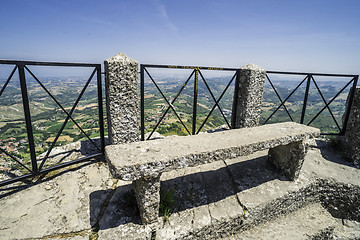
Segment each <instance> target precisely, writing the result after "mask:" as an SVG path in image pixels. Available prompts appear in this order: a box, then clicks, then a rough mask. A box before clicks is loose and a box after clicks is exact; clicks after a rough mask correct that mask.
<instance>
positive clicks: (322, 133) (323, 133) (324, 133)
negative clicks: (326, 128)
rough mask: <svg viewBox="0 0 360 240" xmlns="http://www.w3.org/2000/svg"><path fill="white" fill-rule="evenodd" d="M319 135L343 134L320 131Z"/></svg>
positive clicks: (340, 134)
mask: <svg viewBox="0 0 360 240" xmlns="http://www.w3.org/2000/svg"><path fill="white" fill-rule="evenodd" d="M320 135H333V136H343V135H344V134H342V133H328V132H321V133H320Z"/></svg>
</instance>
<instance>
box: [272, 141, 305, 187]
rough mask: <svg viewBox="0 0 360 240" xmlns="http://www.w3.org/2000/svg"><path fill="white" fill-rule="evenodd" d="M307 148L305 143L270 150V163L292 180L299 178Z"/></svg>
mask: <svg viewBox="0 0 360 240" xmlns="http://www.w3.org/2000/svg"><path fill="white" fill-rule="evenodd" d="M306 152H307V146H306V144H305V143H304V141H299V142H294V143H290V144H288V145H282V146H278V147H275V148H270V149H269V156H268V161H269V162H271V163H272V164H274V165H275V166H276V167H277V168H278V169H279V170H280V171H281V172H282V173H284V174H285V176H286V177H287V178H289V179H290V180H295V179H297V178H298V176H299V173H300V170H301V167H302V165H303V163H304V159H305V155H306Z"/></svg>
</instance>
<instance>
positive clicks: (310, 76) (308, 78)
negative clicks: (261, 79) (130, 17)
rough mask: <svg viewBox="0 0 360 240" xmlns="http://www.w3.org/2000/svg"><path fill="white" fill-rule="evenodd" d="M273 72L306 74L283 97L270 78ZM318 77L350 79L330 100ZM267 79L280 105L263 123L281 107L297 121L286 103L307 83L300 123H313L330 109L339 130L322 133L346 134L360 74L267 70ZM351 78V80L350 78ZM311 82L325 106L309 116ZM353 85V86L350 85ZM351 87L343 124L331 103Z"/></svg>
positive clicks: (290, 117)
mask: <svg viewBox="0 0 360 240" xmlns="http://www.w3.org/2000/svg"><path fill="white" fill-rule="evenodd" d="M272 74H276V75H293V76H294V75H296V76H304V78H303V79H302V80H301V81H300V82H299V83H298V84H297V85H296V87H295V88H294V89H293V90H292V91H291V92H290V94H289V95H287V96H286V97H283V98H282V97H281V96H280V94H279V92H278V90H277V89H276V87H275V86H274V84H273V81H272V80H271V78H270V75H272ZM317 77H330V78H340V77H341V78H347V79H348V80H346V81H345V84H344V86H343V87H342V88H341V89H340V90H339V91H338V92H337V93H335V95H334V96H332V97H331V98H328V100H327V99H326V98H325V96H324V94H323V92H322V91H321V89H320V87H319V84H318V82H317V81H316V80H315V79H316V78H317ZM266 79H267V81H268V82H269V84H270V85H271V88H272V89H273V91H274V92H275V94H276V96H277V98H278V100H279V102H280V105H279V106H278V107H276V109H275V111H273V112H272V113H271V114H270V116H268V117H267V118H266V120H265V121H264V123H263V124H266V123H268V122H269V120H270V119H271V118H272V117H273V116H274V115H275V114H276V113H277V112H278V111H279V110H280V109H281V108H283V110H284V111H285V112H286V115H287V116H288V117H289V120H291V121H296V120H295V118H294V117H293V116H292V115H291V114H290V111H289V110H288V108H287V107H286V105H285V103H286V102H287V101H288V100H289V99H290V98H291V97H292V96H293V95H294V93H296V92H297V91H300V90H299V89H300V88H301V86H302V85H304V84H306V86H305V91H304V98H303V103H302V111H301V116H300V119H299V123H301V124H305V125H308V126H309V125H313V124H314V121H315V120H316V119H318V118H319V116H320V115H321V114H322V113H323V112H324V110H326V109H327V110H328V111H329V114H330V116H331V119H332V120H333V121H334V124H335V125H336V128H337V130H338V132H324V131H322V132H321V134H322V135H344V134H345V130H346V126H347V123H348V120H349V114H350V109H351V105H352V102H353V98H354V93H355V88H356V85H357V82H358V79H359V75H347V74H321V73H300V72H279V71H267V74H266ZM349 79H350V80H349ZM310 84H313V85H314V86H315V88H314V90H315V92H316V93H317V94H318V96H320V97H321V100H322V101H323V103H324V107H322V108H321V109H320V110H319V111H317V112H315V113H313V115H312V116H309V114H306V109H307V107H308V104H309V101H308V100H309V92H310ZM350 86H351V87H350ZM347 88H350V90H349V93H348V96H347V102H348V104H347V106H346V107H345V112H344V114H343V117H342V126H341V124H340V123H339V122H338V120H336V117H335V116H334V113H333V111H332V110H331V108H330V104H332V103H333V102H334V100H336V98H337V97H338V96H339V95H340V94H341V93H344V92H345V91H344V90H345V89H347ZM305 116H307V117H309V119H310V120H308V121H305Z"/></svg>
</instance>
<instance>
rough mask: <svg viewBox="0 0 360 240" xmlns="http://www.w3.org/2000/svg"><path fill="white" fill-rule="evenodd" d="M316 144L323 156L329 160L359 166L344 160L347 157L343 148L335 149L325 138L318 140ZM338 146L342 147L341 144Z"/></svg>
mask: <svg viewBox="0 0 360 240" xmlns="http://www.w3.org/2000/svg"><path fill="white" fill-rule="evenodd" d="M316 145H317V146H316V147H317V148H318V149H320V153H321V156H322V157H323V158H324V159H326V160H327V161H330V162H333V163H337V164H342V165H345V166H349V167H353V168H357V167H356V166H355V165H354V164H352V163H350V162H348V161H344V159H346V157H345V154H344V153H343V151H342V150H341V149H334V148H333V147H331V146H329V144H328V143H327V142H326V141H324V140H316ZM338 147H339V148H340V147H341V146H338Z"/></svg>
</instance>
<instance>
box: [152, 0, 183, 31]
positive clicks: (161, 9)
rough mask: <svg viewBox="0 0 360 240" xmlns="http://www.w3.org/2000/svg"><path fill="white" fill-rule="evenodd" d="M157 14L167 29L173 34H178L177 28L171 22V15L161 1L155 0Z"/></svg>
mask: <svg viewBox="0 0 360 240" xmlns="http://www.w3.org/2000/svg"><path fill="white" fill-rule="evenodd" d="M152 3H153V4H154V6H155V8H156V12H157V16H158V17H159V18H160V19H161V20H162V21H163V22H164V24H165V25H166V27H167V28H169V29H170V30H171V31H172V32H174V33H177V32H178V28H177V26H176V25H175V24H174V23H173V22H172V21H171V20H170V18H169V15H168V13H167V11H166V8H165V6H164V5H163V4H162V3H161V2H160V1H159V0H153V1H152Z"/></svg>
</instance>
